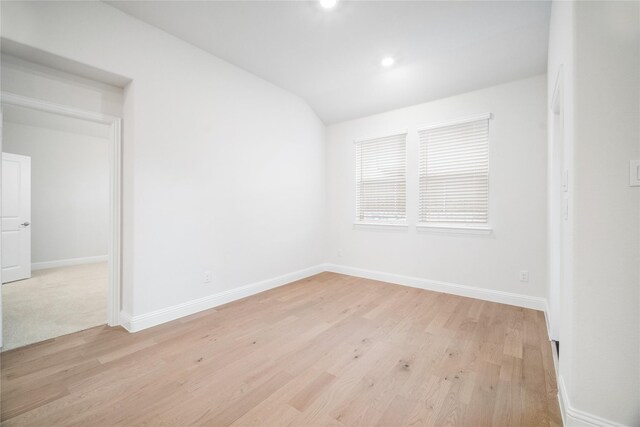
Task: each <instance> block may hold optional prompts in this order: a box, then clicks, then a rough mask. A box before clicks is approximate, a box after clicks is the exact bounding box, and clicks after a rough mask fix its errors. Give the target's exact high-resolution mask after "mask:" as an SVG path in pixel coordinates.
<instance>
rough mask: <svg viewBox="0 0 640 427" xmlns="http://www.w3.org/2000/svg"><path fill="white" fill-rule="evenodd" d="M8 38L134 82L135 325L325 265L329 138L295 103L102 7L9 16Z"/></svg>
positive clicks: (126, 152)
mask: <svg viewBox="0 0 640 427" xmlns="http://www.w3.org/2000/svg"><path fill="white" fill-rule="evenodd" d="M116 29H117V30H116ZM106 35H108V36H106ZM2 37H4V38H6V39H9V40H12V41H14V42H17V43H20V44H22V45H26V46H30V47H33V48H37V49H40V50H43V51H46V52H50V53H52V54H54V55H59V56H62V57H65V58H68V59H71V60H73V61H77V62H80V63H83V64H87V65H90V66H92V67H95V68H98V69H101V70H106V71H109V72H110V73H114V74H117V75H120V76H125V77H127V78H129V79H131V81H132V82H131V83H130V84H129V85H128V86H127V88H126V93H125V100H124V109H123V112H124V121H123V129H124V137H123V144H124V146H123V180H124V182H123V205H124V206H123V245H124V247H123V298H124V299H123V305H124V310H125V311H126V312H128V313H129V314H130V315H134V316H137V315H142V314H146V313H149V312H151V311H154V310H159V309H164V308H167V307H170V306H174V305H176V304H180V303H183V302H188V301H191V300H194V299H197V298H202V297H205V296H208V295H212V294H216V293H219V292H221V291H225V290H230V289H234V288H238V287H240V286H243V285H247V284H251V283H254V282H257V281H260V280H264V279H269V278H272V277H275V276H279V275H282V274H285V273H290V272H293V271H297V270H300V269H305V268H308V267H310V266H314V265H317V264H320V263H321V262H322V261H323V245H322V242H323V234H324V225H325V224H324V215H325V211H324V206H325V205H324V186H325V184H324V139H323V138H324V126H323V125H322V123H321V122H320V120H319V119H318V118H317V117H316V116H315V114H314V113H313V112H312V111H311V110H310V108H309V107H308V106H307V104H306V103H305V102H304V101H302V100H301V99H300V98H298V97H296V96H293V95H292V94H290V93H288V92H286V91H284V90H282V89H280V88H278V87H275V86H273V85H272V84H270V83H267V82H265V81H264V80H261V79H259V78H257V77H255V76H253V75H251V74H249V73H246V72H244V71H242V70H241V69H239V68H237V67H235V66H232V65H230V64H228V63H226V62H224V61H222V60H219V59H217V58H215V57H213V56H211V55H210V54H208V53H205V52H203V51H201V50H199V49H197V48H195V47H193V46H191V45H189V44H188V43H186V42H183V41H181V40H179V39H177V38H175V37H173V36H170V35H169V34H166V33H164V32H162V31H160V30H158V29H156V28H153V27H151V26H149V25H146V24H144V23H142V22H140V21H138V20H135V19H134V18H131V17H129V16H127V15H125V14H123V13H122V12H120V11H118V10H116V9H114V8H112V7H110V6H108V5H106V4H104V3H101V2H73V3H68V2H49V3H48V2H43V3H32V2H29V3H11V4H9V3H7V4H4V3H3V5H2ZM205 270H210V271H212V272H213V281H212V283H209V284H203V274H204V271H205Z"/></svg>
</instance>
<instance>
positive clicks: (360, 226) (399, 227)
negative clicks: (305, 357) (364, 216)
mask: <svg viewBox="0 0 640 427" xmlns="http://www.w3.org/2000/svg"><path fill="white" fill-rule="evenodd" d="M353 228H354V229H356V230H394V231H405V230H408V229H409V226H408V225H407V224H391V223H383V222H354V223H353Z"/></svg>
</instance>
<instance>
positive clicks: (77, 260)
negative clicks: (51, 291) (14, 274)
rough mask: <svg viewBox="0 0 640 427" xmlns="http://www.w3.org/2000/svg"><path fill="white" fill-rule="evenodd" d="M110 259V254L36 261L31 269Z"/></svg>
mask: <svg viewBox="0 0 640 427" xmlns="http://www.w3.org/2000/svg"><path fill="white" fill-rule="evenodd" d="M108 260H109V256H108V255H99V256H88V257H83V258H69V259H59V260H56V261H44V262H34V263H32V264H31V270H44V269H47V268H56V267H68V266H71V265H80V264H90V263H92V262H105V261H108Z"/></svg>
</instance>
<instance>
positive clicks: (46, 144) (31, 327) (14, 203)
mask: <svg viewBox="0 0 640 427" xmlns="http://www.w3.org/2000/svg"><path fill="white" fill-rule="evenodd" d="M0 99H1V103H2V125H3V126H2V134H3V138H2V207H1V211H2V283H3V285H2V306H3V309H2V317H3V322H2V343H1V345H2V349H3V351H5V350H9V349H12V348H17V347H21V346H24V345H28V344H31V343H34V342H39V341H43V340H46V339H50V338H54V337H57V336H60V335H65V334H68V333H72V332H77V331H79V330H83V329H87V328H90V327H94V326H99V325H103V324H105V323H106V324H108V325H110V326H115V325H117V324H119V320H118V317H119V312H120V276H121V275H120V221H121V219H120V209H121V208H120V188H121V184H120V165H121V155H120V150H121V142H120V140H121V136H120V132H121V131H120V129H121V119H120V118H117V117H112V116H108V115H103V114H97V113H93V112H88V111H83V110H77V109H73V108H69V107H67V106H62V105H58V104H54V103H49V102H44V101H41V100H38V99H33V98H28V97H23V96H19V95H15V94H10V93H4V92H3V93H2V94H1V98H0Z"/></svg>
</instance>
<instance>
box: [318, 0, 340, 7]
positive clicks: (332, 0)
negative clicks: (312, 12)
mask: <svg viewBox="0 0 640 427" xmlns="http://www.w3.org/2000/svg"><path fill="white" fill-rule="evenodd" d="M336 3H338V0H320V6H322V7H324V8H325V9H331V8H332V7H334V6H335V5H336Z"/></svg>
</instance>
